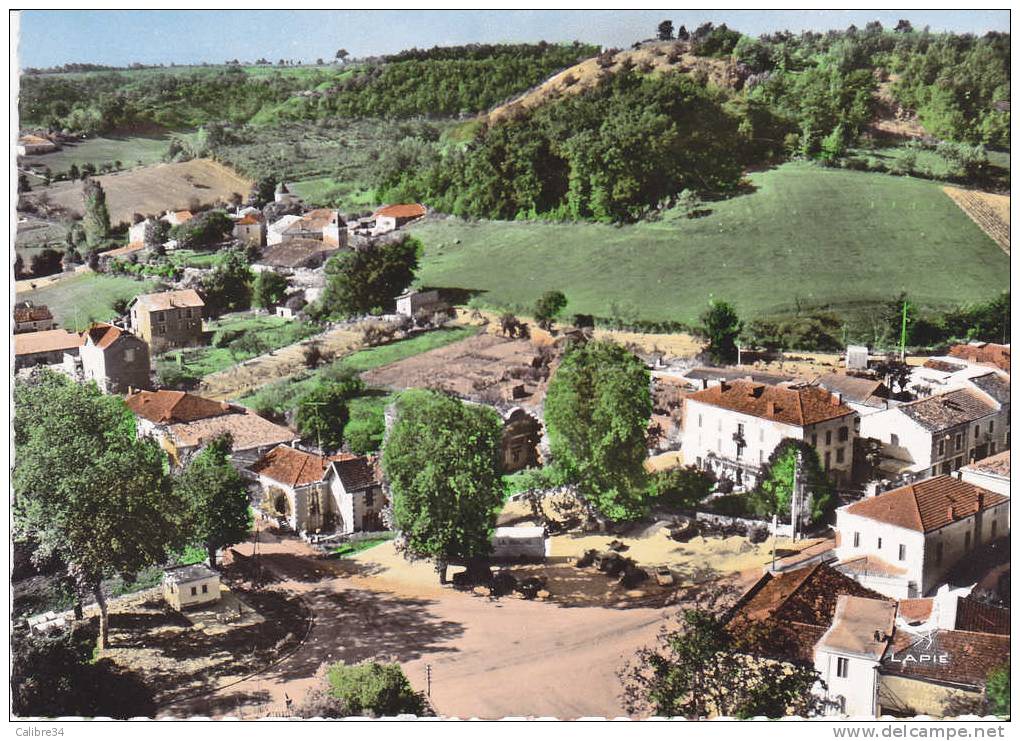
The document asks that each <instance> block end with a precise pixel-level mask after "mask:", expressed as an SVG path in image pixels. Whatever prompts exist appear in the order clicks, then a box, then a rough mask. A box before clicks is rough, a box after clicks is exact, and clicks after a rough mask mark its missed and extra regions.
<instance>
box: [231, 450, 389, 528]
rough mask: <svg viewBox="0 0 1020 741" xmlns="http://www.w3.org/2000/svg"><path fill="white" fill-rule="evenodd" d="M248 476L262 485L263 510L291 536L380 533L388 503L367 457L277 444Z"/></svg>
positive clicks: (373, 464) (378, 478) (373, 463)
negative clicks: (282, 521)
mask: <svg viewBox="0 0 1020 741" xmlns="http://www.w3.org/2000/svg"><path fill="white" fill-rule="evenodd" d="M250 471H251V473H252V474H253V475H254V476H255V477H256V478H257V479H258V482H259V484H260V485H261V486H262V490H263V494H264V500H263V504H262V507H263V510H264V511H267V512H269V513H271V514H273V515H275V516H278V517H282V518H284V519H286V521H287V523H288V524H289V525H290V527H291V528H292V529H293V530H295V531H298V532H322V531H325V532H341V533H351V532H357V531H362V530H376V529H381V522H382V521H381V512H382V510H383V508H384V507H385V504H386V502H385V497H384V495H383V491H382V481H381V480H380V477H379V475H378V473H377V471H376V469H375V462H374V461H373V460H372V459H370V458H367V457H359V456H354V455H350V454H346V453H341V454H338V455H334V456H322V455H317V454H315V453H308V452H306V451H303V450H298V449H297V448H293V447H289V446H286V445H279V446H277V447H276V448H273V449H272V450H271V451H269V452H268V453H267V454H266V455H264V456H262V457H261V458H260V459H259V460H258V461H257V462H256V463H255V464H254V465H253V466H251V468H250Z"/></svg>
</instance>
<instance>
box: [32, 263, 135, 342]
mask: <svg viewBox="0 0 1020 741" xmlns="http://www.w3.org/2000/svg"><path fill="white" fill-rule="evenodd" d="M153 285H154V284H153V283H152V282H151V281H138V280H133V279H131V278H126V277H124V276H114V275H100V274H98V273H91V272H85V273H79V274H77V275H72V276H70V277H67V278H63V279H61V280H59V281H57V282H56V283H54V284H52V285H48V286H44V287H42V288H37V289H36V290H34V291H24V292H20V293H18V294H17V300H18V301H32V302H33V303H36V304H45V305H47V306H49V307H50V311H51V312H52V313H53V318H54V319H56V320H57V323H58V324H59V325H60V326H61V327H63V328H64V329H70V330H75V329H84V328H86V327H87V326H88V325H89V324H91V323H92V322H94V321H96V322H105V321H109V320H110V319H113V318H114V317H115V316H116V312H114V310H113V303H114V301H116V300H117V299H119V298H123V299H132V298H134V297H135V296H137V295H139V294H141V293H145V292H146V291H149V290H150V289H151V288H152V286H153Z"/></svg>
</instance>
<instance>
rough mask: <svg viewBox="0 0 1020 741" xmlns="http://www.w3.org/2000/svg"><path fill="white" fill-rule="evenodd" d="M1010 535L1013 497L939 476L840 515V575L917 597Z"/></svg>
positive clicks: (877, 588) (891, 592)
mask: <svg viewBox="0 0 1020 741" xmlns="http://www.w3.org/2000/svg"><path fill="white" fill-rule="evenodd" d="M1008 534H1009V498H1008V497H1004V496H1002V495H1001V494H996V493H995V492H993V491H989V490H987V489H982V488H980V487H978V486H975V485H974V484H971V483H968V482H966V481H962V480H960V479H958V478H956V477H954V476H938V477H936V478H931V479H925V480H924V481H917V482H914V483H911V484H907V485H906V486H901V487H899V488H898V489H893V490H892V491H887V492H884V493H882V494H879V495H877V496H874V497H869V498H867V499H863V500H861V501H859V502H855V503H853V504H849V505H846V506H844V507H840V508H839V509H838V510H836V557H837V559H838V560H839V565H838V567H837V568H839V570H840V571H842V572H843V573H845V574H847V575H848V576H851V577H852V578H854V579H856V580H857V581H859V582H860V583H861V584H863V585H865V586H867V587H869V588H871V589H874V590H875V591H877V592H880V593H882V594H884V595H887V596H890V597H898V598H908V597H919V596H922V595H925V594H928V593H929V592H931V591H932V590H934V589H935V588H936V587H938V586H939V584H940V583H941V581H942V579H943V577H945V575H946V574H947V573H948V572H949V571H951V570H952V569H953V567H954V566H956V565H957V564H958V563H959V562H960V561H961V560H962V559H965V558H967V557H968V556H970V555H971V554H973V553H974V552H975V550H977V549H978V548H980V547H981V546H983V545H986V544H987V543H990V542H992V541H994V540H996V539H998V538H1002V537H1005V536H1007V535H1008Z"/></svg>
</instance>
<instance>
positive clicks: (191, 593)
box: [163, 563, 220, 612]
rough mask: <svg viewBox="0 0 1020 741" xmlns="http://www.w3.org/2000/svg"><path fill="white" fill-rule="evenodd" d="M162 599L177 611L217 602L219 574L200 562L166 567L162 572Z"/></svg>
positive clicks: (218, 596)
mask: <svg viewBox="0 0 1020 741" xmlns="http://www.w3.org/2000/svg"><path fill="white" fill-rule="evenodd" d="M163 599H165V600H166V603H167V604H168V605H170V607H171V608H173V609H174V610H177V611H178V612H180V611H182V610H185V609H187V608H189V607H194V606H196V605H207V604H211V603H213V602H219V599H220V575H219V573H217V572H216V571H213V570H212V569H210V568H209V567H208V566H206V565H205V564H200V563H196V564H193V565H191V566H177V567H175V568H172V569H167V570H166V571H164V572H163Z"/></svg>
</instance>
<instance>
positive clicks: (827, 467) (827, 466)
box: [825, 450, 832, 471]
mask: <svg viewBox="0 0 1020 741" xmlns="http://www.w3.org/2000/svg"><path fill="white" fill-rule="evenodd" d="M831 455H832V453H831V451H828V450H826V451H825V470H826V471H828V470H829V457H830V456H831Z"/></svg>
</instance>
